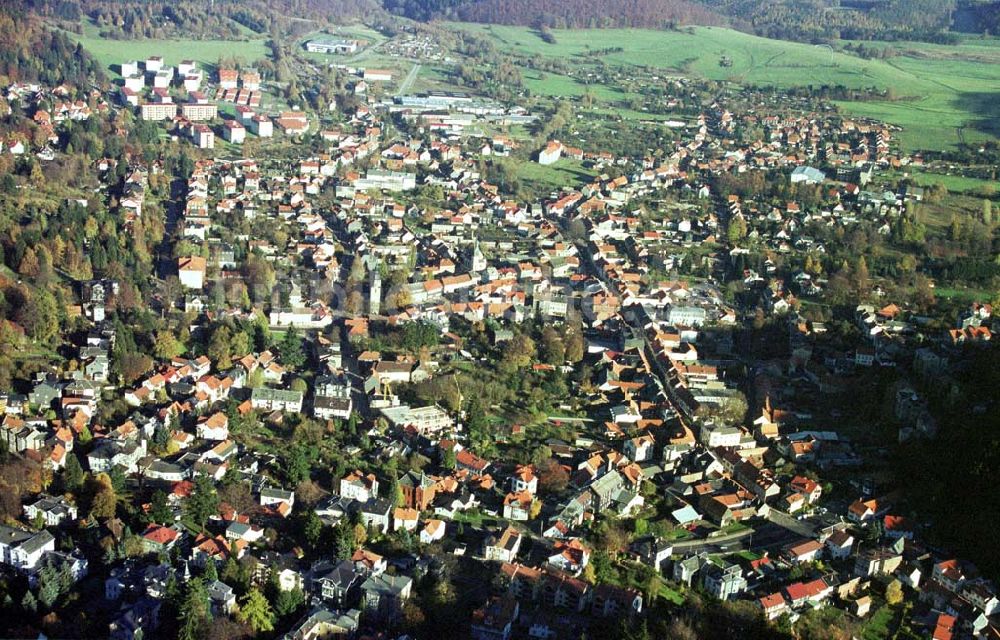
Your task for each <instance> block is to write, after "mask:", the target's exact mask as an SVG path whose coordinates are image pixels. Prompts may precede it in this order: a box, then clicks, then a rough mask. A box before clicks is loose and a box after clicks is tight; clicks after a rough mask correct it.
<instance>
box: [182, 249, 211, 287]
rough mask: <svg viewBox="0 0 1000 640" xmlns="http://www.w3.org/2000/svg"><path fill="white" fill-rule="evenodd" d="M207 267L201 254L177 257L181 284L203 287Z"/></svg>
mask: <svg viewBox="0 0 1000 640" xmlns="http://www.w3.org/2000/svg"><path fill="white" fill-rule="evenodd" d="M206 269H207V263H206V261H205V258H202V257H201V256H190V257H186V258H178V259H177V277H178V278H179V279H180V281H181V285H182V286H184V287H187V288H188V289H201V288H202V287H203V286H205V271H206Z"/></svg>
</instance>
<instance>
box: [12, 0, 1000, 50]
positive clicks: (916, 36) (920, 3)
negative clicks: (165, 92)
mask: <svg viewBox="0 0 1000 640" xmlns="http://www.w3.org/2000/svg"><path fill="white" fill-rule="evenodd" d="M207 4H208V3H207V2H206V1H202V0H185V1H182V2H163V1H162V0H114V1H111V0H83V1H82V2H69V1H67V0H31V1H30V2H28V3H27V6H29V7H31V8H32V9H33V10H34V11H35V12H37V13H38V14H39V15H43V16H46V17H51V18H58V19H61V20H64V21H66V26H67V27H71V28H76V29H79V28H80V25H79V22H80V19H81V18H82V17H84V16H86V17H87V18H88V19H89V20H90V21H91V22H92V23H93V24H95V25H97V27H98V28H99V29H100V33H101V34H102V35H103V36H105V37H110V38H122V39H135V38H164V37H168V38H169V37H177V36H179V35H182V34H183V36H184V37H188V38H190V37H194V38H234V39H241V38H246V37H248V36H252V35H253V34H267V33H271V32H273V31H276V30H278V31H282V32H287V33H293V34H294V33H299V32H303V31H307V30H309V29H310V28H314V27H315V26H316V23H324V22H332V23H337V22H343V21H345V20H359V19H365V20H369V21H372V20H378V19H380V17H381V16H384V15H386V13H385V12H388V13H391V14H396V15H401V16H405V17H407V18H412V19H414V20H420V21H431V20H439V19H448V20H464V21H471V22H483V23H490V24H511V25H523V26H533V27H544V28H612V27H646V28H655V29H663V28H673V27H676V26H680V25H689V24H699V25H725V26H732V27H735V28H737V29H741V30H744V31H749V32H751V33H755V34H758V35H762V36H766V37H770V38H780V39H786V40H796V41H804V42H819V41H828V40H840V39H842V40H924V41H929V42H939V43H953V42H956V41H957V40H958V36H957V34H955V33H953V32H952V31H951V30H952V29H954V30H958V31H964V32H972V33H984V32H986V33H996V32H997V30H998V28H1000V2H997V1H996V0H944V1H943V2H938V1H936V0H795V1H794V2H784V1H782V0H629V1H628V2H613V3H607V2H599V1H598V0H556V1H553V0H338V1H336V2H328V1H324V0H279V2H277V3H275V2H262V1H260V0H251V1H249V2H238V1H236V0H218V1H216V2H213V3H212V4H211V9H210V10H208V11H206V5H207ZM291 16H294V18H291Z"/></svg>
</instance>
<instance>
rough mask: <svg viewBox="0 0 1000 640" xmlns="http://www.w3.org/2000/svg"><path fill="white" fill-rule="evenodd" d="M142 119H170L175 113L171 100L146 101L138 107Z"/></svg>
mask: <svg viewBox="0 0 1000 640" xmlns="http://www.w3.org/2000/svg"><path fill="white" fill-rule="evenodd" d="M139 110H140V114H141V117H142V119H143V120H170V119H171V118H173V117H174V116H176V115H177V105H176V104H174V103H173V102H146V103H145V104H142V105H140V107H139Z"/></svg>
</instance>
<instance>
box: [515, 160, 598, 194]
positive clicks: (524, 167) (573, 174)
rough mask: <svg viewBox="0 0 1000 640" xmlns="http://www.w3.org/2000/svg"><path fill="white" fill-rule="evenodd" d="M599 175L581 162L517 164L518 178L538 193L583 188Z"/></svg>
mask: <svg viewBox="0 0 1000 640" xmlns="http://www.w3.org/2000/svg"><path fill="white" fill-rule="evenodd" d="M595 175H597V174H596V173H595V172H594V171H593V170H591V169H588V168H586V167H584V166H583V163H582V162H580V161H579V160H570V159H568V158H563V159H561V160H559V161H558V162H556V163H555V164H550V165H541V164H538V163H537V162H534V161H532V162H519V163H517V177H518V178H520V179H521V181H522V182H524V183H525V185H526V186H528V187H530V188H531V189H533V190H534V191H535V192H536V193H546V192H548V191H552V190H557V189H560V188H562V187H566V186H572V185H575V186H582V185H583V184H585V183H586V182H588V181H589V180H590V179H592V178H593V177H594V176H595Z"/></svg>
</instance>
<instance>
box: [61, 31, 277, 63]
mask: <svg viewBox="0 0 1000 640" xmlns="http://www.w3.org/2000/svg"><path fill="white" fill-rule="evenodd" d="M65 33H66V35H67V36H69V37H70V38H72V39H73V40H74V41H76V42H79V43H81V44H82V45H83V47H84V48H85V49H86V50H87V51H89V52H90V54H91V55H93V56H94V58H96V59H97V61H98V62H100V63H101V64H102V65H103V66H104V67H105V69H106V70H107V71H108V72H109V73H110V74H111V75H112V76H117V75H118V66H117V65H119V64H121V63H122V62H128V61H130V60H143V59H145V58H146V57H147V56H154V55H159V56H163V61H164V62H165V63H166V64H168V65H175V64H177V63H178V62H180V61H182V60H194V61H195V62H197V63H198V64H199V65H200V66H201V67H202V68H204V69H208V70H211V69H214V68H215V65H216V63H217V62H218V61H219V58H243V59H244V60H246V61H247V62H252V61H254V60H257V59H259V58H264V57H267V55H268V53H269V49H268V48H267V44H266V41H265V40H264V39H263V38H260V37H258V38H255V39H248V40H110V39H108V38H102V37H101V36H100V35H99V34H98V30H97V27H95V26H94V25H92V24H89V23H85V24H84V28H83V35H82V36H81V35H79V34H75V33H72V32H69V31H66V32H65Z"/></svg>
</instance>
